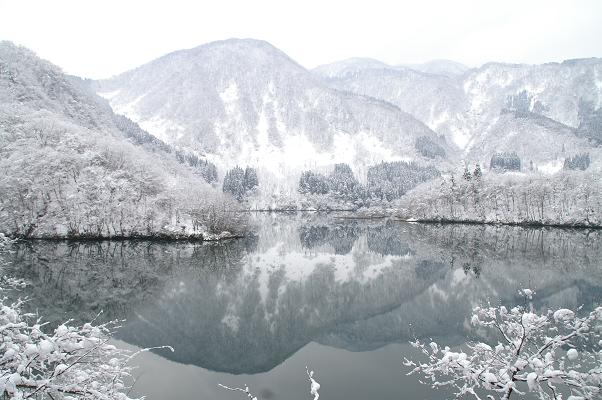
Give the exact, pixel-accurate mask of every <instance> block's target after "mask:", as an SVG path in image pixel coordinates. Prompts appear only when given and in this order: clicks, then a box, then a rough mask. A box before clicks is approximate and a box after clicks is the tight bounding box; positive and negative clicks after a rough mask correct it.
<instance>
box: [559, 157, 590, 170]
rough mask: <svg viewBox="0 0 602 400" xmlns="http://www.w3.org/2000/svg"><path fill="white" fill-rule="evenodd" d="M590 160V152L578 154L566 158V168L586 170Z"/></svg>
mask: <svg viewBox="0 0 602 400" xmlns="http://www.w3.org/2000/svg"><path fill="white" fill-rule="evenodd" d="M590 162H591V160H590V158H589V153H583V154H576V155H574V156H572V157H568V158H565V159H564V169H570V170H577V169H578V170H581V171H585V170H586V169H587V168H589V164H590Z"/></svg>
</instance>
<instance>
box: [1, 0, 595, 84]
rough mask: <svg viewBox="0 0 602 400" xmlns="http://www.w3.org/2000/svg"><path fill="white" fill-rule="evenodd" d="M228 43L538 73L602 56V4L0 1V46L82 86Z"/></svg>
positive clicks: (328, 58) (296, 53)
mask: <svg viewBox="0 0 602 400" xmlns="http://www.w3.org/2000/svg"><path fill="white" fill-rule="evenodd" d="M231 37H252V38H256V39H264V40H267V41H269V42H270V43H272V44H273V45H275V46H276V47H278V48H280V49H281V50H282V51H284V52H285V53H287V54H288V55H289V56H291V57H292V58H293V59H295V60H296V61H298V62H299V63H300V64H302V65H304V66H306V67H308V68H312V67H315V66H317V65H319V64H324V63H329V62H333V61H337V60H341V59H344V58H348V57H372V58H376V59H379V60H382V61H385V62H387V63H391V64H399V63H411V62H422V61H427V60H431V59H439V58H444V59H451V60H455V61H459V62H462V63H464V64H467V65H469V66H477V65H480V64H482V63H485V62H487V61H504V62H517V63H518V62H524V63H542V62H547V61H561V60H564V59H568V58H581V57H601V56H602V1H600V0H574V1H569V0H564V1H555V0H547V1H539V0H533V1H529V0H521V1H517V0H503V1H502V0H500V1H495V2H494V1H489V0H482V1H469V0H466V1H465V0H461V1H460V0H448V1H432V0H412V1H382V0H365V1H354V0H346V1H345V0H340V1H338V0H337V1H328V0H317V1H316V0H302V1H295V2H292V1H286V0H269V1H267V0H265V1H264V0H240V1H234V0H213V1H183V0H168V1H154V0H146V1H143V0H100V1H97V0H38V1H34V0H0V40H11V41H13V42H15V43H18V44H21V45H24V46H26V47H29V48H30V49H32V50H34V51H35V52H36V53H38V55H40V56H41V57H43V58H45V59H47V60H49V61H51V62H53V63H54V64H57V65H59V66H60V67H62V68H63V69H64V70H65V71H66V72H67V73H71V74H75V75H80V76H84V77H91V78H103V77H109V76H111V75H114V74H117V73H120V72H123V71H125V70H128V69H131V68H135V67H137V66H139V65H141V64H143V63H145V62H148V61H150V60H152V59H154V58H157V57H159V56H161V55H163V54H165V53H168V52H170V51H174V50H179V49H182V48H190V47H195V46H198V45H200V44H203V43H207V42H210V41H214V40H221V39H227V38H231Z"/></svg>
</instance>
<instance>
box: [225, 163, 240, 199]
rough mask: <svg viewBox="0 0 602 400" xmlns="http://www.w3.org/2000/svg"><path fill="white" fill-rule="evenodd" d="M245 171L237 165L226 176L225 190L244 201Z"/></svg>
mask: <svg viewBox="0 0 602 400" xmlns="http://www.w3.org/2000/svg"><path fill="white" fill-rule="evenodd" d="M244 180H245V171H244V170H243V169H242V168H240V167H239V166H236V167H234V168H232V169H231V170H230V171H228V172H227V173H226V176H224V185H223V189H222V190H223V192H224V193H230V194H231V195H232V196H233V197H234V198H235V199H236V200H238V201H242V199H243V198H244V195H245V186H244Z"/></svg>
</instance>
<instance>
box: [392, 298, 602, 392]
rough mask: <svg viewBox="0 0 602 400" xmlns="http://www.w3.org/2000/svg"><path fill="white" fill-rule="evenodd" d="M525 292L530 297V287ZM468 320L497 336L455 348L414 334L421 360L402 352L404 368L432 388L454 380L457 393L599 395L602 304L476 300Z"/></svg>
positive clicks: (601, 388) (450, 384)
mask: <svg viewBox="0 0 602 400" xmlns="http://www.w3.org/2000/svg"><path fill="white" fill-rule="evenodd" d="M523 295H524V296H525V297H526V298H527V299H529V298H530V297H531V296H532V295H533V291H529V292H527V291H523ZM470 322H471V324H472V325H473V326H474V327H475V329H477V330H481V331H484V332H486V333H488V334H492V335H494V337H496V338H497V342H490V343H484V342H476V343H474V342H473V343H469V344H467V347H466V348H465V349H458V350H452V349H450V348H449V347H441V346H440V345H438V344H437V343H435V342H431V343H428V344H427V343H423V342H420V341H418V340H416V341H415V342H412V345H413V346H414V347H416V348H418V349H419V350H420V351H421V352H422V354H423V355H424V357H425V360H424V361H420V362H417V361H412V360H408V359H406V360H405V363H404V364H405V365H406V366H408V367H410V368H411V371H410V373H409V374H410V375H411V374H419V375H422V376H423V377H424V378H426V380H425V382H424V383H426V384H429V385H431V386H432V387H434V388H451V390H453V391H454V392H455V394H456V397H457V398H459V397H461V396H465V395H472V396H474V397H475V398H477V399H481V398H487V399H493V398H495V397H496V396H497V397H498V398H500V399H509V398H511V397H516V396H513V395H515V394H516V395H518V396H520V395H523V394H525V393H526V392H534V393H535V394H536V395H537V397H538V398H539V399H555V400H559V399H568V400H593V399H599V398H600V396H601V395H602V340H601V337H602V335H601V334H602V307H598V308H596V309H594V310H593V311H591V312H590V313H588V314H586V315H584V316H577V315H576V313H575V312H573V311H571V310H567V309H559V310H556V311H548V312H546V313H541V314H538V313H536V312H534V311H533V309H532V308H531V307H528V306H517V307H513V308H511V309H507V308H506V307H504V306H500V307H490V306H489V307H476V308H475V309H474V312H473V315H472V318H471V319H470ZM491 393H493V394H494V395H495V396H494V395H492V394H491ZM485 396H486V397H485Z"/></svg>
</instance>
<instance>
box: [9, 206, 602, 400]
mask: <svg viewBox="0 0 602 400" xmlns="http://www.w3.org/2000/svg"><path fill="white" fill-rule="evenodd" d="M253 218H254V220H255V224H256V226H257V229H256V230H257V232H256V235H255V236H251V237H249V238H247V239H244V240H235V241H229V242H224V243H217V244H216V243H214V244H192V243H162V242H139V241H138V242H98V243H92V242H87V243H63V242H61V243H48V242H28V243H24V244H21V245H19V246H17V247H16V248H15V251H14V252H13V253H12V254H11V255H10V257H11V261H12V263H11V264H12V267H11V268H12V270H11V271H10V273H11V274H13V275H17V276H19V277H24V278H26V279H29V280H30V281H31V282H32V283H33V284H32V286H31V287H30V289H29V290H30V296H31V297H32V302H31V306H32V307H35V308H36V309H38V310H39V313H40V314H41V315H44V316H46V317H47V318H49V319H51V320H53V321H61V320H64V319H67V318H74V319H76V320H77V321H86V320H89V319H90V318H92V317H94V316H95V315H96V314H97V313H98V312H99V311H100V310H104V318H106V319H113V318H120V319H121V318H125V319H126V321H127V322H125V324H124V326H123V328H122V329H121V330H120V331H119V332H118V339H120V340H122V341H123V342H126V343H128V344H130V345H133V346H137V347H151V346H157V345H164V344H170V345H173V346H174V347H175V349H176V350H175V352H174V353H170V352H159V353H158V355H159V356H160V358H156V359H154V361H152V363H151V364H152V365H153V367H152V368H153V369H157V368H159V369H160V368H162V367H161V366H162V365H163V366H164V367H165V368H168V367H167V365H170V366H169V368H172V369H173V368H174V367H173V364H168V361H164V362H163V364H162V363H161V362H160V361H158V360H166V359H167V360H170V362H176V363H179V364H190V365H194V366H196V367H202V368H203V369H205V370H207V371H213V372H212V373H213V374H215V373H217V375H215V376H214V377H213V378H211V379H210V381H213V380H215V379H221V378H220V377H222V375H223V373H229V374H247V375H253V374H260V373H266V372H267V371H270V372H269V373H267V374H264V375H265V376H266V377H268V376H270V377H271V376H273V375H274V374H275V373H276V375H277V376H279V378H278V379H284V377H286V379H289V378H292V377H294V378H295V379H298V380H299V381H300V384H301V387H300V388H299V389H298V390H299V392H298V393H297V392H294V393H287V395H286V396H285V397H284V398H306V397H307V393H306V387H305V385H304V383H305V382H304V377H303V371H301V372H300V371H296V370H294V371H293V370H292V365H294V363H295V362H294V360H295V357H292V356H293V355H294V354H295V355H296V357H305V356H307V355H308V354H314V355H313V356H312V357H313V358H314V359H315V358H318V356H316V355H315V352H314V353H311V352H310V350H311V349H313V347H311V346H309V347H308V346H307V345H308V344H309V343H312V342H314V343H317V344H320V345H322V346H326V347H322V348H323V349H331V350H328V351H329V352H333V354H338V356H337V355H333V356H331V357H330V358H329V362H330V363H331V364H330V367H329V368H340V369H342V371H345V370H349V369H350V368H351V367H350V366H349V365H348V361H346V356H345V354H347V353H346V351H354V352H355V351H362V352H364V353H359V354H358V357H360V358H358V360H361V357H364V358H365V359H370V360H372V361H371V362H372V363H373V364H378V361H377V360H378V357H380V356H377V355H378V354H383V352H382V351H379V349H381V348H383V347H384V346H391V345H394V344H395V343H401V344H403V343H405V342H407V340H408V339H410V338H412V337H414V336H416V337H423V338H430V337H433V338H439V340H442V341H445V342H446V343H450V344H461V343H462V342H463V341H464V340H465V338H466V337H469V336H470V335H471V334H472V333H471V332H470V331H469V330H468V329H469V325H468V324H467V323H466V322H467V318H468V316H469V313H470V310H471V308H472V307H473V306H474V305H477V304H481V303H483V302H485V301H491V302H494V303H496V302H502V303H507V304H513V303H516V302H518V301H519V300H520V299H519V298H518V295H517V290H518V289H520V288H521V287H531V288H535V289H536V290H537V292H538V296H537V306H538V307H542V308H543V307H551V306H564V307H577V306H579V305H582V304H584V305H585V307H586V308H591V306H592V304H594V303H599V302H600V297H602V290H601V288H602V268H601V266H600V261H599V260H600V259H601V257H600V256H601V255H602V254H601V253H602V248H601V246H600V241H599V236H600V232H599V231H594V232H587V231H569V230H558V229H523V228H518V227H493V226H461V225H445V226H436V225H417V224H406V223H400V222H395V221H388V220H378V221H356V220H345V219H338V218H336V217H333V216H323V215H315V214H312V215H301V214H298V215H277V214H274V215H269V214H268V215H266V214H260V215H255V216H253ZM312 346H313V345H312ZM395 346H397V347H395ZM395 346H394V347H393V348H395V349H397V350H398V351H399V354H396V357H398V359H399V364H398V367H397V368H396V370H395V371H394V373H395V374H399V376H400V378H401V376H402V375H403V373H404V371H403V369H402V367H401V360H402V358H403V354H402V353H403V352H406V351H408V349H407V346H405V345H395ZM300 349H301V351H300ZM337 349H340V350H337ZM311 351H313V350H311ZM324 351H325V350H324ZM308 352H310V353H308ZM386 354H389V352H386ZM153 357H156V356H153ZM374 357H376V359H375V358H374ZM381 358H382V357H381ZM288 359H291V360H292V361H289V362H285V361H286V360H288ZM309 361H311V360H309ZM151 364H149V365H151ZM385 364H386V363H385V362H384V359H383V365H385ZM314 368H316V369H318V368H317V366H315V365H314ZM372 370H374V371H377V370H378V369H377V368H372ZM147 372H148V371H147ZM219 373H222V374H221V375H220V374H219ZM278 374H279V375H278ZM374 374H377V373H376V372H374ZM328 375H332V374H331V373H330V374H328ZM343 375H344V374H343ZM380 375H382V373H381V374H379V376H380ZM160 376H161V375H160V374H159V375H157V377H155V378H154V379H155V380H156V379H159V378H158V377H160ZM245 376H246V375H245ZM216 377H217V378H216ZM223 377H224V379H227V382H232V380H233V379H234V378H233V377H231V376H229V375H223ZM331 378H332V379H336V377H334V376H332V377H331ZM350 378H351V376H350ZM372 378H373V379H372V380H371V379H370V376H367V377H366V376H364V377H363V378H362V379H363V382H364V383H365V384H366V385H368V388H370V389H371V390H372V393H375V397H374V398H379V396H378V394H379V393H381V394H382V395H383V396H381V397H380V398H388V395H385V393H388V392H387V391H390V392H391V393H395V391H396V390H397V388H396V386H395V385H398V384H399V381H396V382H391V386H390V387H386V388H385V387H384V386H383V385H382V382H379V381H378V379H377V376H373V377H372ZM323 379H324V378H323ZM353 379H354V378H353ZM234 380H235V379H234ZM251 381H252V379H250V378H249V379H247V380H246V383H249V382H251ZM149 382H150V381H149ZM370 382H372V383H370ZM243 383H245V382H243ZM207 384H208V383H207ZM211 384H213V383H211ZM179 385H180V386H181V385H182V384H179ZM191 385H193V383H191ZM194 385H197V383H194ZM148 387H149V388H151V392H150V393H149V392H145V391H144V390H140V392H142V393H145V394H148V395H149V398H151V399H153V398H161V397H156V396H158V395H157V394H156V393H155V395H156V396H155V397H153V391H156V390H158V389H152V387H153V386H152V384H151V383H149V385H148ZM407 388H408V387H407V382H406V390H407ZM192 389H194V386H192V387H190V388H188V389H186V388H181V389H180V390H179V392H178V393H180V394H181V396H180V397H178V398H192V397H187V396H190V393H193V392H191V390H192ZM295 390H297V389H295ZM411 391H412V393H414V397H415V398H429V397H428V396H431V392H430V391H429V390H427V389H426V388H423V387H421V386H419V385H415V386H412V389H411ZM348 392H349V391H348V390H343V388H341V390H340V391H336V390H334V391H330V389H329V396H328V398H330V399H337V398H346V399H350V398H363V397H360V396H359V394H358V395H357V396H355V395H354V394H353V393H354V392H357V391H353V390H352V391H351V392H350V393H348ZM279 393H282V390H280V392H279ZM358 393H359V392H358ZM176 397H177V396H176ZM268 397H269V396H268ZM277 397H278V395H275V398H277ZM211 398H213V397H211ZM224 398H229V397H227V396H224Z"/></svg>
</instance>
